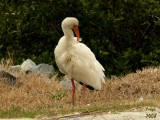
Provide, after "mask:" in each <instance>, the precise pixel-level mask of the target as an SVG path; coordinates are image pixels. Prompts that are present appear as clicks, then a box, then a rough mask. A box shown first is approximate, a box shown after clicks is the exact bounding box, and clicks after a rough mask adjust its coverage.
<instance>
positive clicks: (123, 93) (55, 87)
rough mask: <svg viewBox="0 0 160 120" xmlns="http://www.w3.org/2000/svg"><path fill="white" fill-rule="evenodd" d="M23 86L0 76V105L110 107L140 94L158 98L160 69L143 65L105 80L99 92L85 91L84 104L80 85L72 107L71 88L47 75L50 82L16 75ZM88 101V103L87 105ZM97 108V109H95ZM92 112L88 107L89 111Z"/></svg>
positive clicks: (5, 107) (3, 107) (66, 108)
mask: <svg viewBox="0 0 160 120" xmlns="http://www.w3.org/2000/svg"><path fill="white" fill-rule="evenodd" d="M1 64H2V65H1V66H3V67H4V68H5V69H7V70H8V71H9V69H8V68H9V67H8V65H9V64H6V63H4V62H1ZM19 77H20V79H21V81H22V82H23V85H22V86H21V87H20V88H17V87H13V86H8V85H7V84H4V82H2V81H4V80H5V79H2V78H0V108H1V110H8V109H11V108H17V107H18V108H22V109H27V110H28V109H32V110H36V108H38V107H40V108H42V109H47V110H50V111H53V112H54V114H58V113H61V114H63V113H64V112H65V113H66V111H68V112H67V113H69V112H73V111H78V110H81V111H83V110H84V111H87V110H88V109H90V110H91V109H96V107H101V108H100V109H103V108H105V107H106V108H107V107H111V106H112V105H113V104H114V103H116V104H123V103H124V104H125V103H126V101H131V102H136V101H137V99H139V98H140V97H143V98H144V100H150V99H152V100H153V99H154V100H155V99H156V101H157V100H159V99H158V98H159V97H160V69H159V68H153V67H152V68H145V69H143V70H142V71H140V70H138V71H137V72H136V73H131V74H128V75H126V76H124V77H122V78H117V79H114V80H111V79H106V84H104V85H103V89H102V90H101V91H90V90H86V97H85V98H86V99H85V102H86V103H85V105H82V103H81V99H82V87H81V86H79V87H77V88H76V98H75V105H74V107H71V106H72V102H71V97H72V90H68V91H66V90H64V89H63V86H62V85H61V84H59V83H58V82H57V81H55V77H56V76H54V77H53V78H51V83H50V84H48V83H46V82H44V80H43V78H40V77H39V76H38V75H37V74H35V73H34V74H32V73H31V74H29V75H24V74H20V75H19ZM87 104H90V105H87ZM98 109H99V108H98ZM91 111H92V110H91Z"/></svg>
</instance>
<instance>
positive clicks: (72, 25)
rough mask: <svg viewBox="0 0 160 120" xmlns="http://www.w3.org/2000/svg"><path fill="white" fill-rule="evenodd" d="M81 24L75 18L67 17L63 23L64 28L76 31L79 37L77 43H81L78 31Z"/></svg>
mask: <svg viewBox="0 0 160 120" xmlns="http://www.w3.org/2000/svg"><path fill="white" fill-rule="evenodd" d="M78 25H79V22H78V20H77V19H76V18H74V17H67V18H65V19H64V20H63V21H62V28H63V29H65V28H69V29H72V30H73V31H74V33H75V34H76V37H77V42H79V30H78Z"/></svg>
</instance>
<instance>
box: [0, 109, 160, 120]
mask: <svg viewBox="0 0 160 120" xmlns="http://www.w3.org/2000/svg"><path fill="white" fill-rule="evenodd" d="M39 119H41V120H160V109H159V108H148V107H145V108H142V109H139V110H137V109H135V110H131V111H125V112H111V111H109V112H99V113H98V112H97V113H91V114H90V113H75V114H72V115H65V116H59V117H56V118H55V117H51V118H37V119H30V118H21V119H0V120H39Z"/></svg>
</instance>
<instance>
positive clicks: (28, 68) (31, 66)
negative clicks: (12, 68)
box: [21, 59, 36, 74]
mask: <svg viewBox="0 0 160 120" xmlns="http://www.w3.org/2000/svg"><path fill="white" fill-rule="evenodd" d="M21 70H22V71H24V72H25V73H26V74H28V73H29V72H33V71H35V70H36V64H35V63H34V62H33V61H32V60H30V59H27V60H26V61H24V62H23V63H22V64H21Z"/></svg>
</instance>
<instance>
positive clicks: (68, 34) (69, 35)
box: [62, 28, 74, 40]
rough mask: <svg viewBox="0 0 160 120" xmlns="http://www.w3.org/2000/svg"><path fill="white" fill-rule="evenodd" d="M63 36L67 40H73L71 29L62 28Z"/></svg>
mask: <svg viewBox="0 0 160 120" xmlns="http://www.w3.org/2000/svg"><path fill="white" fill-rule="evenodd" d="M62 29H63V33H64V36H65V37H66V39H67V40H73V39H74V33H73V31H72V29H70V28H62Z"/></svg>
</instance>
